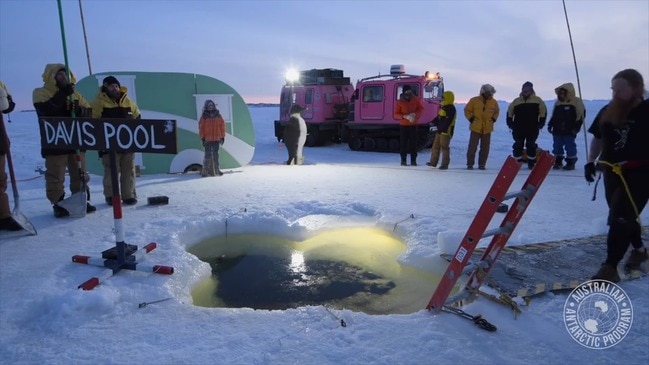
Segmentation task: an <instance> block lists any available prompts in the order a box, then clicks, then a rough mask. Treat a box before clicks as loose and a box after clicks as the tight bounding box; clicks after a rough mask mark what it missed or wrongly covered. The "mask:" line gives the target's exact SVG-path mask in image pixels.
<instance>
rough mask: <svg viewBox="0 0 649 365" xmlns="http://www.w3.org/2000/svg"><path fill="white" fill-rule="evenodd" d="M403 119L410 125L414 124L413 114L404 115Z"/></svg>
mask: <svg viewBox="0 0 649 365" xmlns="http://www.w3.org/2000/svg"><path fill="white" fill-rule="evenodd" d="M403 117H404V118H406V119H407V120H408V121H409V122H410V123H414V122H415V114H414V113H410V114H407V115H404V116H403Z"/></svg>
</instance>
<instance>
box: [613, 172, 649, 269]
mask: <svg viewBox="0 0 649 365" xmlns="http://www.w3.org/2000/svg"><path fill="white" fill-rule="evenodd" d="M622 174H623V176H624V180H625V182H626V184H627V186H628V188H629V192H630V193H631V196H629V194H628V193H627V191H626V189H625V187H624V184H623V183H622V179H621V178H620V176H619V175H617V174H615V173H614V172H613V171H612V170H611V168H610V167H606V169H605V170H604V189H605V194H606V203H607V204H608V209H609V210H608V225H609V228H608V237H607V239H606V247H607V256H606V263H607V264H609V265H612V266H614V267H617V264H618V263H620V261H622V259H623V258H624V255H625V254H626V251H627V250H628V248H629V244H631V245H632V246H633V247H634V248H641V247H642V246H643V243H642V227H640V223H639V222H638V220H637V219H638V217H637V215H636V212H635V210H634V209H633V204H631V199H632V200H633V203H634V204H635V206H636V208H637V209H638V214H639V213H642V210H643V209H644V207H645V206H646V205H647V200H649V188H648V187H649V169H647V168H646V167H643V168H639V169H635V170H623V172H622Z"/></svg>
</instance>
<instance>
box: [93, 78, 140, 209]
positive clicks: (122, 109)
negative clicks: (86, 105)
mask: <svg viewBox="0 0 649 365" xmlns="http://www.w3.org/2000/svg"><path fill="white" fill-rule="evenodd" d="M127 91H128V90H127V89H126V87H124V86H122V85H121V84H120V82H119V80H117V78H116V77H115V76H106V77H105V78H104V79H103V81H102V85H101V87H99V91H98V93H97V96H95V100H93V102H92V117H93V118H113V119H140V117H141V115H140V109H139V108H138V107H137V105H136V104H135V103H134V102H133V100H131V99H130V98H129V97H128V95H127ZM99 157H100V158H101V164H102V165H103V166H104V178H103V181H102V182H103V185H104V199H105V200H106V204H108V205H113V181H112V177H111V175H112V174H111V169H110V153H108V151H99ZM115 165H116V167H117V175H118V179H119V188H120V195H121V198H122V203H124V204H125V205H135V204H137V193H136V191H135V153H133V152H124V153H115Z"/></svg>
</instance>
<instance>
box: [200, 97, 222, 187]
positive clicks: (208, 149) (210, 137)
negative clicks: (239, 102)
mask: <svg viewBox="0 0 649 365" xmlns="http://www.w3.org/2000/svg"><path fill="white" fill-rule="evenodd" d="M198 136H199V137H200V139H201V143H202V144H203V147H204V148H205V156H204V158H203V169H202V170H201V176H202V177H207V176H222V175H223V172H221V170H220V169H219V148H220V146H222V145H223V144H224V143H225V120H224V119H223V117H222V116H221V112H220V111H219V110H218V109H217V108H216V103H214V101H212V100H209V99H208V100H205V103H203V114H201V118H200V119H199V121H198Z"/></svg>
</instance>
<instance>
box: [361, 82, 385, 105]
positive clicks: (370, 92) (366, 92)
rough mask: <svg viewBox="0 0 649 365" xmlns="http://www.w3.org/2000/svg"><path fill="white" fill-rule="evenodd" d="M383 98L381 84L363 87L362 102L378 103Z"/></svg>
mask: <svg viewBox="0 0 649 365" xmlns="http://www.w3.org/2000/svg"><path fill="white" fill-rule="evenodd" d="M382 100H383V86H367V87H365V88H364V89H363V102H365V103H378V102H381V101H382Z"/></svg>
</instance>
